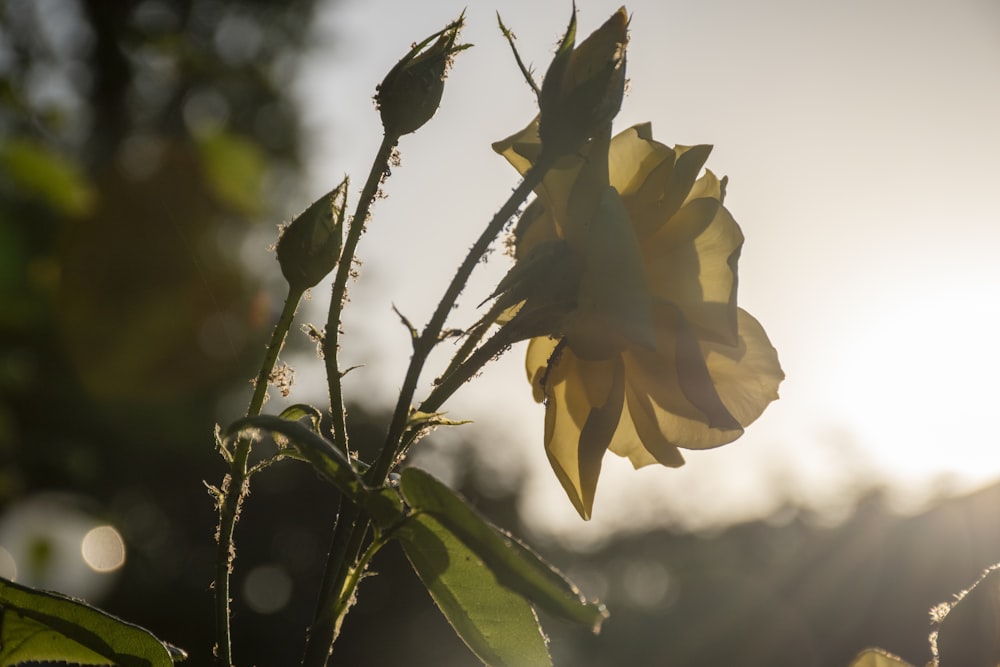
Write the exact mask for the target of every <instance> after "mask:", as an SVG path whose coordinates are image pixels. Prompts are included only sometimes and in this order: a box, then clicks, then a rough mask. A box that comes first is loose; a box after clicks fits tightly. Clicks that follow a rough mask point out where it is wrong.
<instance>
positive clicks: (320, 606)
mask: <svg viewBox="0 0 1000 667" xmlns="http://www.w3.org/2000/svg"><path fill="white" fill-rule="evenodd" d="M398 143H399V137H398V136H394V135H391V134H386V135H384V136H383V137H382V144H381V145H380V146H379V149H378V152H377V153H376V155H375V159H374V160H373V161H372V166H371V170H370V171H369V173H368V179H367V180H366V181H365V185H364V188H363V189H362V190H361V195H360V197H359V199H358V205H357V210H356V211H355V212H354V216H353V217H352V218H351V222H350V226H349V229H348V232H347V238H346V239H345V240H344V248H343V251H342V252H341V254H340V262H339V263H338V265H337V274H336V276H335V277H334V280H333V290H332V293H331V297H330V310H329V312H328V314H327V320H326V331H325V333H324V337H323V359H324V361H325V363H326V379H327V385H328V388H329V392H330V414H331V418H332V420H333V441H334V444H335V445H336V446H337V447H338V448H339V449H340V450H341V451H342V452H343V453H344V454H345V455H349V452H350V449H349V442H348V439H347V412H346V410H345V406H344V394H343V385H342V379H343V372H342V371H341V369H340V362H339V359H338V354H339V352H340V320H341V315H342V314H343V310H344V305H345V304H346V303H347V281H348V280H349V279H350V277H351V272H352V269H353V264H354V254H355V252H356V251H357V247H358V242H359V241H360V240H361V234H362V233H363V232H364V228H365V224H366V223H367V221H368V211H369V209H370V208H371V204H372V202H373V201H374V200H375V197H376V196H377V195H378V189H379V185H381V183H382V179H383V177H385V176H386V175H387V174H388V173H389V161H390V160H391V158H392V153H393V151H394V150H395V148H396V144H398ZM357 518H358V509H357V508H356V507H355V506H354V505H350V504H347V503H342V505H341V510H340V515H339V516H338V517H337V523H336V526H335V528H334V532H333V542H332V544H331V547H330V554H329V556H327V561H326V569H325V571H324V573H323V580H322V583H321V584H320V592H319V599H318V601H317V604H316V612H315V614H314V617H313V622H312V625H311V626H310V628H309V634H308V637H307V638H306V647H305V653H304V655H303V658H302V664H303V665H320V666H321V665H325V664H326V661H327V657H328V656H329V654H330V650H331V648H332V646H333V642H334V641H335V640H336V638H337V633H338V632H339V630H340V621H339V620H338V616H342V615H343V613H345V612H346V609H345V610H344V611H343V612H342V611H341V610H340V604H339V601H340V599H341V592H342V589H343V585H344V581H345V579H346V578H347V575H348V573H349V571H350V569H351V565H352V564H353V563H354V560H355V558H356V557H357V554H358V550H359V549H360V544H361V542H363V541H364V533H362V534H361V535H360V536H358V537H357V538H356V541H357V543H358V545H357V546H354V542H355V540H352V539H351V536H352V534H353V527H354V524H355V522H356V521H357ZM345 568H346V571H344V570H345ZM347 600H348V601H349V598H348V599H347Z"/></svg>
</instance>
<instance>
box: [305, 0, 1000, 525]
mask: <svg viewBox="0 0 1000 667" xmlns="http://www.w3.org/2000/svg"><path fill="white" fill-rule="evenodd" d="M463 5H464V0H463V2H451V1H450V0H428V1H424V2H420V3H412V2H392V1H389V0H366V1H364V2H362V1H360V0H341V1H340V2H337V3H334V4H333V6H331V7H330V8H329V9H328V10H327V11H325V12H324V15H323V16H322V17H321V19H320V20H319V21H318V22H317V25H316V35H317V39H318V40H319V42H320V47H319V48H318V49H317V52H316V53H315V56H314V58H313V60H312V61H311V62H310V63H309V65H308V67H307V70H306V72H305V73H304V75H303V77H302V79H301V80H300V82H299V91H300V96H301V98H302V99H303V100H304V102H305V106H306V109H307V122H308V123H309V125H310V126H311V128H312V133H313V134H312V137H311V141H310V143H311V146H312V150H313V154H312V160H313V163H312V171H311V183H310V188H311V192H312V193H313V194H316V195H318V194H320V193H321V192H322V191H324V190H326V189H329V188H330V187H331V186H332V185H333V184H335V182H337V181H338V180H339V179H340V178H341V176H342V175H343V174H344V173H350V174H351V175H352V177H353V180H354V183H355V184H356V186H357V187H360V185H361V183H362V182H363V180H364V177H365V175H366V173H367V170H368V167H369V164H370V161H371V159H372V157H373V156H374V153H375V150H376V148H377V145H378V142H379V140H380V137H381V135H380V125H379V121H378V115H377V113H376V112H375V111H374V109H373V106H372V103H371V96H372V94H373V93H374V87H375V84H376V83H378V82H379V81H380V80H381V78H382V77H383V76H384V74H385V72H386V71H388V69H389V68H390V67H391V66H392V65H393V64H394V63H395V61H396V60H397V59H398V58H399V57H400V56H401V55H402V54H403V53H404V52H405V51H406V49H407V48H408V47H409V45H410V44H411V43H412V42H414V41H417V40H419V39H422V38H423V37H425V36H426V35H428V34H430V33H432V32H434V31H436V30H438V29H440V28H441V27H443V26H444V25H445V24H446V23H447V22H448V21H449V20H451V19H453V18H455V17H456V16H457V15H458V14H459V13H460V12H461V11H462V8H463ZM577 5H578V9H579V15H578V19H579V31H580V34H581V35H586V34H589V33H590V32H591V31H592V30H593V29H594V28H596V27H597V26H599V25H600V24H601V23H602V22H603V21H604V20H605V19H606V18H607V17H608V16H610V15H611V13H612V12H613V11H615V10H616V9H617V8H618V4H617V3H616V2H612V1H604V0H578V1H577ZM497 9H500V11H501V13H502V17H503V19H504V22H505V23H506V24H507V25H508V26H509V27H510V28H511V29H512V30H513V31H514V32H515V34H516V35H517V37H518V42H517V43H518V47H519V49H520V51H521V54H522V56H523V57H524V59H525V60H526V61H528V62H531V63H533V64H534V65H535V69H536V70H537V71H539V75H540V74H541V73H544V71H545V68H546V67H547V65H548V63H549V60H550V58H551V54H552V52H553V48H554V46H555V44H556V42H557V40H558V38H559V36H560V35H561V33H562V31H563V30H564V29H565V26H566V23H567V21H568V19H569V11H570V2H569V0H566V1H565V2H563V1H560V2H545V3H541V2H538V1H537V0H517V1H510V0H505V1H504V2H502V3H501V2H496V3H488V2H482V1H477V2H476V3H473V4H472V5H471V6H469V7H468V8H467V9H466V18H467V23H468V27H467V29H466V30H465V31H464V32H463V34H462V38H463V41H466V42H472V43H474V44H475V48H473V49H471V50H469V51H466V52H464V53H462V54H460V55H459V57H458V60H457V62H456V64H455V67H454V70H453V71H452V73H451V76H450V78H449V79H448V85H447V88H446V90H445V95H444V100H443V103H442V108H441V110H440V112H439V113H438V115H437V116H436V117H435V118H434V120H432V121H431V123H429V124H428V125H427V126H426V127H425V128H424V129H423V130H422V131H420V132H419V133H417V134H416V135H413V136H410V137H406V138H404V140H403V142H402V144H401V152H402V158H403V164H402V166H401V167H399V168H397V169H394V173H393V176H392V178H391V179H390V180H389V182H388V185H387V188H386V189H387V192H388V194H389V198H388V199H386V200H382V201H379V202H377V204H376V206H375V208H374V211H373V214H374V222H373V224H372V225H371V226H370V228H369V232H368V233H367V234H366V236H365V237H364V238H363V240H362V244H361V248H360V256H361V258H362V259H363V260H364V266H363V267H362V274H363V275H362V279H361V280H360V281H359V282H358V283H357V284H355V286H354V288H353V291H352V293H351V296H352V304H351V305H350V307H349V309H348V311H347V318H348V320H347V322H346V324H345V329H346V338H345V356H346V358H347V359H346V361H347V363H348V364H351V363H363V364H365V368H364V369H362V370H359V371H356V372H355V373H353V374H351V375H350V376H348V379H349V381H348V383H347V391H348V392H353V393H354V395H355V396H359V395H363V396H371V397H374V398H378V399H379V400H382V401H383V402H384V403H385V404H390V403H391V402H392V401H393V399H394V395H395V394H394V392H395V390H396V387H398V385H399V383H400V382H401V381H402V376H403V372H404V370H405V365H406V361H407V359H408V356H409V349H408V342H407V339H406V336H405V332H404V330H403V328H402V327H401V326H400V325H399V323H398V320H396V319H395V316H394V315H393V314H392V312H391V310H390V305H391V304H395V305H397V306H398V307H399V308H400V310H401V311H402V312H403V313H405V314H406V315H407V316H408V317H409V318H410V319H411V320H412V321H414V323H418V324H420V325H422V324H423V323H424V322H425V321H426V320H427V318H428V317H429V315H430V312H431V310H432V309H433V306H434V304H436V302H437V299H438V297H439V295H440V293H441V291H442V290H443V288H444V286H445V285H446V284H447V281H448V279H449V278H450V276H451V273H452V271H453V269H454V267H455V266H457V264H458V262H459V261H460V259H461V258H462V257H463V256H464V254H465V250H466V249H467V247H468V246H469V245H470V244H471V242H472V241H473V240H474V239H475V238H476V237H477V236H478V234H479V232H480V230H481V229H482V227H483V226H484V225H485V224H486V222H487V221H488V219H489V217H490V216H491V215H492V213H493V211H494V210H495V209H496V208H498V207H499V205H500V203H501V202H502V201H503V200H504V199H505V198H506V196H507V194H508V193H509V192H510V189H511V188H512V187H513V186H514V185H515V184H516V181H517V174H516V173H515V172H514V171H513V169H511V168H510V167H509V166H508V165H507V164H506V162H505V161H504V160H502V159H501V158H500V157H499V156H497V155H495V154H493V153H492V151H491V150H490V143H491V142H492V141H495V140H497V139H500V138H503V137H504V136H506V135H508V134H510V133H512V132H513V131H515V130H518V129H520V128H521V127H522V126H524V125H525V124H526V123H527V121H528V120H529V119H530V118H531V117H532V116H533V115H534V113H535V107H534V106H533V100H532V98H531V94H530V91H529V90H528V88H527V87H526V86H525V84H524V83H523V81H522V80H521V77H520V74H519V73H518V70H517V68H516V66H515V64H514V61H513V58H512V57H511V54H510V50H509V48H508V47H507V44H506V43H505V41H504V40H503V39H502V37H501V35H500V32H499V30H498V29H497V27H496V16H495V11H496V10H497ZM628 9H629V12H630V14H631V15H632V17H633V18H632V23H631V31H630V35H631V43H630V45H629V60H628V71H629V77H630V80H631V88H630V92H629V94H628V96H627V97H626V99H625V102H624V105H623V108H622V112H621V113H620V115H619V116H618V120H617V122H616V129H617V130H621V129H623V128H625V127H628V126H629V125H632V124H634V123H638V122H642V121H647V120H648V121H651V122H652V123H653V129H654V135H655V136H656V138H657V139H659V140H660V141H662V142H664V143H667V144H675V143H680V144H694V143H711V144H714V145H715V151H714V152H713V154H712V156H711V158H710V159H709V162H708V167H709V168H711V169H712V170H713V171H715V172H716V173H718V174H726V175H728V176H729V178H730V184H729V189H728V196H727V200H726V203H727V206H728V208H729V209H730V210H731V211H732V212H733V214H734V216H735V217H736V219H737V221H739V222H740V224H741V226H742V228H743V231H744V233H745V234H746V237H747V242H746V245H745V246H744V250H743V255H742V259H741V263H740V303H741V305H742V306H743V307H744V308H746V309H747V310H749V311H750V312H751V313H753V314H754V315H755V316H756V317H757V318H758V319H759V320H760V321H761V322H762V323H763V324H764V326H765V328H766V329H767V331H768V333H769V335H770V337H771V339H772V341H773V342H774V344H775V346H776V347H777V349H778V352H779V355H780V358H781V360H782V365H783V366H784V369H785V372H786V375H787V377H788V379H787V380H786V381H785V383H784V384H783V385H782V388H781V396H782V398H781V400H779V401H778V402H777V403H775V404H773V405H772V406H771V407H770V408H769V409H768V410H767V412H766V413H765V414H764V416H763V417H762V418H761V419H760V420H759V421H758V422H757V423H755V424H754V425H752V426H751V427H750V428H749V429H748V432H747V434H746V435H745V436H744V437H743V438H742V439H741V440H739V441H738V442H737V443H735V444H733V445H729V446H727V447H724V448H721V449H717V450H713V451H709V452H703V453H698V452H696V453H692V454H691V455H690V456H688V457H687V458H688V465H687V466H685V467H684V468H681V469H679V470H669V469H664V468H659V467H650V468H646V469H643V470H641V471H639V472H633V471H632V470H631V467H630V466H629V465H628V463H627V462H626V461H623V460H618V459H617V457H615V456H613V455H610V454H609V455H608V457H607V458H606V459H605V469H604V472H603V474H602V479H601V484H600V486H599V488H598V493H597V500H596V503H595V512H594V519H593V520H592V521H591V522H590V524H588V525H583V524H582V522H580V520H579V519H578V517H577V515H576V513H575V511H574V510H573V509H572V507H571V506H570V504H569V502H568V501H567V500H566V499H565V497H564V496H563V494H562V490H561V488H560V486H559V484H558V482H557V481H556V479H555V476H554V475H553V474H552V473H551V471H550V469H549V467H548V464H547V462H546V460H545V456H544V453H543V450H542V408H541V406H538V405H536V404H534V403H533V401H532V400H531V397H530V391H529V388H528V385H527V382H526V381H525V379H524V377H523V371H522V359H523V347H522V348H519V349H515V350H514V351H513V352H511V353H510V354H508V355H507V356H506V357H505V358H504V359H503V360H501V361H500V362H499V363H497V364H496V365H495V366H494V367H492V368H490V369H489V370H488V371H487V372H486V373H485V374H484V375H483V376H482V377H481V378H480V379H479V381H477V382H475V383H474V384H473V385H470V386H468V387H467V388H466V390H465V391H464V392H463V393H462V394H460V395H458V396H457V397H456V398H455V399H453V401H452V402H451V403H450V404H449V406H448V408H449V410H450V413H451V416H453V417H455V418H467V419H473V420H475V421H476V424H474V425H472V426H468V427H463V428H467V429H469V431H468V432H467V433H466V435H468V436H470V437H477V438H481V439H485V440H487V441H489V442H493V443H495V444H494V445H491V446H490V452H491V459H494V460H495V463H496V464H497V465H501V466H502V465H504V462H505V461H506V462H507V463H509V462H510V461H512V460H518V459H527V460H528V461H529V462H530V465H531V470H532V475H531V477H530V479H529V491H530V493H529V494H528V499H527V500H526V501H525V502H526V503H527V504H526V507H525V509H526V510H527V511H528V514H529V516H530V517H531V518H532V519H534V520H535V521H536V522H537V525H538V526H539V527H543V528H546V529H551V530H556V531H558V532H566V533H573V534H575V535H577V536H582V537H581V539H583V540H586V539H597V538H598V537H599V536H600V535H602V534H604V533H605V532H606V531H607V530H609V529H612V528H622V527H623V526H626V525H635V526H639V527H641V526H649V525H655V524H658V523H664V522H679V523H681V524H682V525H686V526H688V527H707V526H713V525H718V524H720V523H722V522H727V521H732V520H740V519H745V518H756V517H759V516H763V515H765V514H767V513H768V512H770V511H771V510H773V509H775V508H776V507H778V506H780V505H781V503H782V502H785V501H794V502H798V503H801V504H804V505H806V506H810V507H815V508H818V509H821V510H822V511H823V512H825V513H826V514H827V515H829V516H835V515H836V514H837V513H838V512H839V511H842V510H843V509H844V503H845V500H846V499H849V498H850V496H851V492H852V490H853V489H856V488H857V487H859V486H863V485H865V484H868V483H870V482H872V481H881V480H884V481H886V482H888V483H890V484H891V485H892V486H893V489H894V494H895V496H896V498H897V499H898V500H899V502H900V503H901V504H903V505H907V506H910V507H913V506H914V505H915V504H916V503H919V502H920V501H921V499H923V498H926V497H927V496H928V494H931V493H934V492H936V491H939V490H941V489H942V488H947V489H949V490H952V491H959V490H966V489H971V488H974V487H975V486H977V485H981V484H984V483H987V482H989V481H991V480H994V479H996V478H998V477H1000V435H998V433H997V429H996V428H995V427H994V426H993V424H992V421H993V420H994V419H995V418H996V416H997V415H998V414H1000V409H998V408H997V398H998V393H1000V392H998V390H997V387H996V381H995V378H997V377H1000V358H998V356H997V355H996V354H994V353H991V352H990V350H991V348H992V346H993V337H994V336H995V335H996V333H997V331H998V330H1000V299H998V297H997V295H998V294H1000V264H998V262H997V261H996V249H997V248H998V247H1000V213H998V212H997V203H996V194H995V193H996V191H997V185H996V184H997V181H998V179H1000V130H998V128H997V119H998V118H1000V76H998V71H1000V5H998V4H997V3H996V2H995V0H953V1H952V2H948V3H941V2H937V1H935V0H879V1H878V2H872V1H871V0H846V1H844V2H836V3H805V2H801V0H765V1H762V2H755V3H748V2H744V1H742V0H711V1H708V2H698V3H691V2H687V3H680V2H660V1H658V0H656V1H654V0H638V1H636V2H633V3H631V4H629V5H628ZM303 205H304V203H303ZM507 266H508V264H507V260H506V259H505V258H504V257H503V256H502V255H501V254H500V253H499V252H498V253H496V254H494V256H493V258H492V260H491V261H490V262H489V264H487V265H486V266H485V267H483V268H484V270H483V271H482V275H479V276H478V277H477V280H476V281H475V282H474V283H473V284H472V285H470V287H469V289H468V290H467V292H466V296H467V299H466V301H467V302H468V303H467V304H466V307H465V308H464V309H462V310H460V311H457V315H456V319H455V320H454V321H453V324H454V325H461V324H463V323H469V322H471V321H472V320H473V318H474V312H473V310H472V308H473V307H474V305H475V303H478V302H479V301H480V300H482V299H483V298H484V297H485V296H486V295H487V294H489V292H490V290H491V285H492V284H494V283H495V282H496V280H497V279H498V277H499V276H500V275H502V273H503V272H504V270H505V269H506V267H507ZM315 292H316V304H317V307H318V306H319V305H320V304H322V307H323V308H325V302H326V298H327V294H328V291H327V289H326V288H325V287H320V288H317V290H316V291H315ZM462 313H464V314H465V317H464V318H463V317H461V315H462ZM314 319H315V320H316V321H319V320H321V319H322V316H321V315H319V314H318V312H317V314H315V315H314ZM443 363H444V360H443V359H439V360H438V361H437V363H436V364H432V365H431V366H430V367H429V369H428V370H429V372H428V376H427V377H428V379H429V378H431V377H433V373H434V372H435V371H436V370H439V369H440V368H441V367H442V364H443ZM293 365H295V366H296V369H297V372H298V376H297V386H298V387H302V386H307V387H308V386H314V387H322V382H323V380H322V375H321V372H322V369H321V368H320V364H318V363H315V362H310V361H308V360H301V361H299V362H298V363H294V364H293ZM301 398H302V396H299V399H300V400H301ZM439 433H440V432H439ZM435 437H438V435H437V434H436V435H435ZM942 480H944V481H942Z"/></svg>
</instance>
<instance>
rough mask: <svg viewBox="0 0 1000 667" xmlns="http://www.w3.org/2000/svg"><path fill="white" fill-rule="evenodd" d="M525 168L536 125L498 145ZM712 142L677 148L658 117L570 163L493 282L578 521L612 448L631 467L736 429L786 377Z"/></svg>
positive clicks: (721, 438)
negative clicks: (709, 166) (750, 289)
mask: <svg viewBox="0 0 1000 667" xmlns="http://www.w3.org/2000/svg"><path fill="white" fill-rule="evenodd" d="M494 149H495V150H496V151H497V152H499V153H501V154H502V155H503V156H504V157H505V158H507V160H508V161H510V163H511V164H512V165H513V166H514V167H515V168H516V169H518V171H520V172H521V173H522V174H523V173H525V172H526V171H527V169H528V168H530V166H531V164H532V163H533V162H534V160H536V159H537V158H538V155H539V152H540V144H539V139H538V125H537V120H536V121H534V122H532V124H531V125H529V126H528V127H527V128H525V129H524V130H523V131H521V132H519V133H517V134H515V135H513V136H511V137H509V138H508V139H505V140H504V141H501V142H498V143H497V144H494ZM710 150H711V147H710V146H691V147H686V146H677V147H674V148H670V147H668V146H665V145H663V144H661V143H658V142H656V141H654V140H653V138H652V129H651V126H650V125H649V124H644V125H637V126H635V127H632V128H629V129H628V130H625V131H624V132H622V133H620V134H618V135H617V136H615V137H614V138H613V139H611V138H610V129H609V130H608V131H607V132H606V133H605V134H604V135H603V136H598V137H595V138H594V139H593V140H592V141H591V142H590V143H588V144H587V145H586V146H584V148H583V150H581V151H580V153H579V154H578V155H575V156H569V157H564V158H562V159H561V160H560V161H559V162H558V163H557V164H556V165H555V168H553V169H552V170H551V171H550V172H549V173H548V175H547V176H546V178H545V180H544V182H543V183H542V185H541V186H539V188H538V195H539V196H538V197H537V198H536V199H535V200H534V201H533V202H532V204H530V205H529V206H528V208H527V209H526V210H525V212H524V214H523V215H522V216H521V220H520V221H519V223H518V226H517V229H516V230H515V236H516V247H515V257H516V258H517V261H516V263H515V266H514V268H513V269H512V270H511V273H510V274H509V275H508V277H507V278H506V279H505V281H504V282H503V283H501V285H500V288H498V295H497V296H498V299H499V301H498V303H501V304H503V303H507V304H509V305H510V306H512V307H511V309H510V310H509V311H508V315H507V317H506V318H504V321H505V322H506V324H505V325H504V326H505V327H506V328H507V329H508V331H509V332H511V335H512V338H529V337H530V338H531V342H530V343H529V346H528V353H527V362H526V366H527V372H528V379H529V380H530V382H531V385H532V389H533V391H534V397H535V400H537V401H539V402H544V403H545V450H546V453H547V454H548V457H549V461H550V463H551V464H552V467H553V469H554V471H555V473H556V475H557V477H558V478H559V481H560V482H561V483H562V485H563V487H564V489H565V490H566V493H567V495H568V496H569V499H570V500H571V501H572V503H573V505H574V506H575V507H576V509H577V511H578V512H579V513H580V515H581V516H582V517H583V518H584V519H588V518H589V517H590V515H591V510H592V507H593V502H594V493H595V490H596V488H597V479H598V476H599V475H600V470H601V461H602V459H603V457H604V454H605V452H606V451H607V450H608V449H610V450H611V451H613V452H614V453H616V454H618V455H620V456H626V457H628V458H629V459H630V461H631V462H632V464H633V465H634V466H635V467H636V468H638V467H641V466H645V465H649V464H651V463H660V464H662V465H666V466H671V467H677V466H680V465H682V464H683V463H684V459H683V457H682V456H681V453H680V451H679V449H678V448H685V449H706V448H710V447H716V446H719V445H723V444H726V443H729V442H732V441H733V440H735V439H736V438H738V437H739V436H740V435H741V434H742V433H743V429H744V428H745V427H746V426H747V425H749V424H750V423H751V422H753V421H754V420H755V419H757V417H759V416H760V414H761V413H762V412H763V411H764V408H765V407H767V405H768V404H769V403H770V402H771V401H773V400H775V399H776V398H777V397H778V393H777V388H778V385H779V384H780V382H781V380H782V379H783V377H784V374H783V373H782V370H781V367H780V365H779V364H778V358H777V353H776V352H775V350H774V348H773V347H772V346H771V343H770V341H769V340H768V338H767V335H766V334H765V333H764V330H763V328H762V327H761V326H760V324H759V323H758V322H757V321H756V320H755V319H754V318H753V317H751V316H750V315H749V314H748V313H746V312H745V311H743V310H741V309H739V308H737V306H736V286H737V260H738V258H739V254H740V249H741V247H742V245H743V235H742V232H741V231H740V228H739V226H738V225H737V224H736V221H735V220H734V219H733V217H732V215H730V213H729V211H728V210H727V209H726V208H725V207H724V206H723V199H724V195H725V186H726V180H725V179H722V180H720V179H718V178H716V176H715V175H714V174H713V173H712V172H711V171H707V170H706V171H705V173H704V174H703V175H702V176H701V177H700V178H699V177H698V175H699V173H700V172H701V170H702V167H703V165H704V163H705V161H706V159H707V158H708V154H709V152H710Z"/></svg>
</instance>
